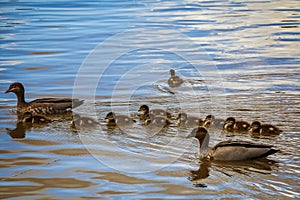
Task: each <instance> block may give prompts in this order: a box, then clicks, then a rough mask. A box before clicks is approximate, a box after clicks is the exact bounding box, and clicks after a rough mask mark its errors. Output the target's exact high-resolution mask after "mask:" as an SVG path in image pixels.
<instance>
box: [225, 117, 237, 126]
mask: <svg viewBox="0 0 300 200" xmlns="http://www.w3.org/2000/svg"><path fill="white" fill-rule="evenodd" d="M225 124H227V125H229V126H233V125H234V124H235V119H234V117H228V118H227V119H226V121H225Z"/></svg>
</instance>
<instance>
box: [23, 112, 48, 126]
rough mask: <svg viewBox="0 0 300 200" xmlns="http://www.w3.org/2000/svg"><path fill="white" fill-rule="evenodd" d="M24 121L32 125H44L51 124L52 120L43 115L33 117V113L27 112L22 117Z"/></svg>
mask: <svg viewBox="0 0 300 200" xmlns="http://www.w3.org/2000/svg"><path fill="white" fill-rule="evenodd" d="M22 121H23V122H24V123H32V124H34V123H35V124H42V123H50V122H52V120H51V119H48V118H46V117H45V116H42V115H33V114H32V113H31V112H25V113H24V114H23V116H22Z"/></svg>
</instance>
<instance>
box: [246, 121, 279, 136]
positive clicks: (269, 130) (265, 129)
mask: <svg viewBox="0 0 300 200" xmlns="http://www.w3.org/2000/svg"><path fill="white" fill-rule="evenodd" d="M281 132H282V130H280V129H279V128H277V127H276V126H273V125H271V124H261V123H260V122H259V121H254V122H252V124H251V126H250V128H249V133H250V135H251V136H252V137H262V136H276V135H279V134H280V133H281Z"/></svg>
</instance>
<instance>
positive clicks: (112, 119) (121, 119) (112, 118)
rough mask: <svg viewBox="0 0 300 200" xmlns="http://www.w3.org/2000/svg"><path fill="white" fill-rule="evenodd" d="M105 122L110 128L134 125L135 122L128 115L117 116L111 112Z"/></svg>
mask: <svg viewBox="0 0 300 200" xmlns="http://www.w3.org/2000/svg"><path fill="white" fill-rule="evenodd" d="M105 120H106V122H107V125H108V126H116V125H118V126H128V125H132V124H133V123H134V120H133V119H132V118H131V117H128V116H126V115H116V114H115V113H114V112H109V113H108V114H107V115H106V117H105Z"/></svg>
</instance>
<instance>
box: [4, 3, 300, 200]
mask: <svg viewBox="0 0 300 200" xmlns="http://www.w3.org/2000/svg"><path fill="white" fill-rule="evenodd" d="M298 7H299V2H298V1H294V0H288V1H276V2H275V1H252V2H250V1H235V2H232V1H228V2H225V1H192V0H185V1H152V0H150V1H138V2H137V1H124V2H120V1H110V2H104V1H99V2H94V1H93V2H92V1H67V2H66V4H64V5H58V4H57V2H54V1H50V2H49V1H48V2H39V1H36V2H26V3H25V2H21V1H4V2H3V3H2V4H1V8H2V9H1V10H2V11H1V14H0V18H1V21H0V29H1V31H0V40H1V45H0V51H1V57H2V58H1V63H0V71H1V73H0V77H1V80H0V88H1V91H3V92H0V99H1V101H0V161H1V166H0V167H1V175H0V176H1V177H0V179H1V184H0V198H16V199H18V198H20V199H24V198H25V199H26V198H30V199H32V198H34V199H62V198H64V199H65V198H87V199H90V198H97V199H98V198H121V197H125V198H127V197H128V198H139V199H142V198H166V199H175V198H179V199H188V198H191V199H198V198H202V199H208V198H212V199H220V198H227V199H228V198H232V199H241V198H253V199H268V198H270V196H272V198H274V199H287V198H300V193H299V181H300V176H299V170H300V168H299V165H300V160H299V156H300V155H299V150H298V147H299V145H300V143H299V142H300V140H299V127H298V122H299V120H300V115H299V113H300V103H299V88H300V83H299V79H300V73H299V63H300V60H299V47H300V46H299V35H300V33H299V26H300V20H299V16H300V13H299V9H298ZM123 31H124V32H125V33H126V34H121V33H124V32H123ZM179 33H180V34H179ZM114 34H118V35H117V37H116V36H115V39H116V40H114V41H110V40H109V38H110V37H111V36H113V35H114ZM125 36H126V37H125ZM99 43H100V44H102V45H104V46H105V45H106V46H105V48H103V49H102V51H100V50H99V51H98V50H97V49H95V51H93V52H91V51H92V50H93V49H94V48H95V47H96V46H97V45H98V44H99ZM107 44H109V45H107ZM100 47H101V46H100ZM124 49H125V50H128V51H127V52H126V53H124V52H123V54H122V55H118V56H117V57H115V60H113V61H112V60H111V58H113V57H114V56H116V54H117V53H120V52H122V50H124ZM99 52H101V53H102V54H101V55H97V53H99ZM92 53H96V54H95V55H96V56H95V57H93V58H94V59H92V60H86V62H85V63H88V64H90V65H89V68H86V69H89V70H90V71H87V70H86V69H83V68H80V66H81V64H82V63H83V61H84V59H85V58H86V57H87V56H88V55H93V54H92ZM182 55H187V56H186V57H185V58H183V57H182ZM187 57H188V58H189V59H186V58H187ZM88 61H89V62H88ZM106 64H107V65H108V67H107V68H106ZM194 64H196V65H197V67H195V66H194ZM83 66H84V65H83ZM170 68H174V69H175V70H176V74H177V75H179V76H181V77H182V78H183V79H184V82H183V83H182V84H181V85H180V87H174V88H171V87H169V85H168V84H167V80H168V78H169V76H170V75H169V70H170ZM80 69H81V71H80ZM82 69H83V70H82ZM197 70H198V71H197ZM99 71H101V72H103V73H102V74H98V73H97V72H99ZM79 72H81V73H80V76H82V78H84V79H83V80H84V81H83V83H82V84H80V85H76V86H77V87H76V88H75V87H74V81H75V80H76V78H78V76H79V75H78V74H79ZM88 72H90V73H88ZM199 72H200V73H199ZM101 75H102V76H101ZM99 76H101V79H99V80H98V78H99ZM94 80H96V85H95V84H94V82H93V81H94ZM15 81H19V82H22V83H24V85H25V86H30V90H29V91H27V94H26V96H27V97H28V98H29V99H36V98H41V97H48V96H49V97H62V96H63V97H66V96H69V97H71V96H72V94H73V89H74V91H75V92H76V90H75V89H78V88H79V89H80V91H81V93H80V99H85V102H86V103H85V104H84V105H82V106H80V107H79V108H78V109H77V110H76V113H79V114H83V116H87V117H91V118H93V119H94V120H96V121H97V122H99V124H98V125H97V127H96V128H91V127H88V128H80V129H78V130H75V131H74V129H72V128H70V120H71V119H69V118H66V119H65V118H64V120H60V119H61V116H58V118H56V119H55V120H54V121H53V122H51V123H49V124H44V125H43V124H40V125H34V124H30V123H24V122H22V121H19V120H18V117H17V116H16V111H15V106H16V99H15V96H14V95H7V94H4V91H5V90H6V89H7V87H8V85H9V84H10V83H12V82H15ZM94 87H95V88H94ZM91 90H92V94H93V95H94V96H95V97H94V96H92V97H91V94H90V91H91ZM75 92H74V93H75ZM112 96H113V98H111V97H112ZM142 104H147V105H150V106H151V107H152V108H163V109H168V110H170V112H171V113H172V115H173V116H172V117H173V118H174V117H175V116H177V114H178V113H179V112H181V111H184V112H187V113H188V114H190V115H195V116H199V117H201V118H204V117H205V116H206V115H208V114H214V115H215V116H216V117H218V118H225V117H227V116H233V117H235V118H237V119H242V120H246V121H248V122H252V121H255V120H258V121H261V122H262V123H270V124H274V125H278V127H279V128H280V129H282V130H283V131H284V132H283V133H282V134H281V135H279V136H277V137H273V138H251V136H250V135H247V134H246V135H230V138H231V139H243V140H251V141H256V142H259V143H267V144H273V145H275V146H276V148H278V149H280V150H281V151H280V152H278V153H276V154H275V155H272V156H270V157H268V159H259V160H255V161H246V162H236V163H222V162H207V161H203V160H200V163H199V159H198V154H197V152H198V148H199V147H198V144H197V143H196V142H195V141H194V140H193V141H192V140H188V139H187V138H186V136H187V135H188V134H190V132H191V130H190V129H188V128H179V127H177V124H176V122H175V120H174V119H173V121H172V124H171V125H170V126H169V127H167V128H165V129H162V130H159V131H156V130H153V129H146V128H145V127H144V126H143V125H142V123H140V122H139V121H138V120H137V122H136V123H134V124H133V125H132V127H127V128H123V127H121V128H118V127H107V126H106V124H105V123H104V121H103V119H104V118H105V116H106V114H107V113H108V112H110V111H112V110H113V111H115V112H116V113H118V114H126V115H130V116H132V117H135V115H136V114H137V110H138V109H139V106H141V105H142ZM216 104H220V105H216ZM94 106H95V107H94ZM94 109H95V110H96V114H95V115H94V114H93V112H94ZM211 137H212V140H211V146H213V145H214V144H216V143H218V142H220V141H224V140H228V139H229V138H228V137H229V136H228V135H227V136H226V134H222V133H218V132H212V133H211ZM149 169H155V170H149ZM145 171H146V172H145Z"/></svg>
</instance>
